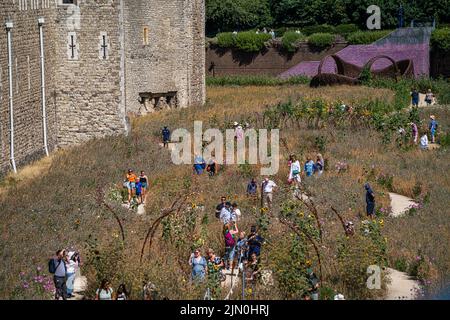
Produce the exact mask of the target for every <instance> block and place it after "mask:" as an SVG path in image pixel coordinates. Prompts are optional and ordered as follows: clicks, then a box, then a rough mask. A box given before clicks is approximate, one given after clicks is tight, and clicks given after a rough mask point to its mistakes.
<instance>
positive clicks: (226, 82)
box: [206, 75, 310, 86]
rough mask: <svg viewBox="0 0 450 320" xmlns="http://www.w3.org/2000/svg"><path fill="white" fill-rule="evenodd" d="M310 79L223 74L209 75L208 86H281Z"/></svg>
mask: <svg viewBox="0 0 450 320" xmlns="http://www.w3.org/2000/svg"><path fill="white" fill-rule="evenodd" d="M309 81H310V79H309V78H307V77H305V76H296V77H291V78H288V79H280V78H277V77H272V76H264V75H259V76H221V77H207V78H206V84H207V85H208V86H280V85H297V84H309Z"/></svg>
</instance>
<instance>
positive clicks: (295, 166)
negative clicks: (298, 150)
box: [288, 155, 302, 187]
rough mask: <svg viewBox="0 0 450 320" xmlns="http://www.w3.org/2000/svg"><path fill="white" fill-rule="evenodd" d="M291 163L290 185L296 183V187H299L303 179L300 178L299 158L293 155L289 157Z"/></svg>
mask: <svg viewBox="0 0 450 320" xmlns="http://www.w3.org/2000/svg"><path fill="white" fill-rule="evenodd" d="M289 162H290V170H289V177H288V181H289V183H292V182H295V184H296V186H297V187H299V186H300V183H301V182H302V179H301V178H300V171H301V166H300V161H298V160H297V157H296V156H295V155H291V156H290V157H289Z"/></svg>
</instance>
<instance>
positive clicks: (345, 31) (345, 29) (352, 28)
mask: <svg viewBox="0 0 450 320" xmlns="http://www.w3.org/2000/svg"><path fill="white" fill-rule="evenodd" d="M357 31H359V28H358V26H357V25H356V24H352V23H349V24H340V25H338V26H337V27H336V28H335V33H337V34H340V35H341V36H343V37H345V38H346V37H347V36H348V35H349V34H350V33H353V32H357Z"/></svg>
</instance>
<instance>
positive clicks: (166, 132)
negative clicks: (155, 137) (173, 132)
mask: <svg viewBox="0 0 450 320" xmlns="http://www.w3.org/2000/svg"><path fill="white" fill-rule="evenodd" d="M162 136H163V143H164V147H165V148H168V147H169V142H170V130H169V129H168V128H167V126H165V127H164V129H163V130H162Z"/></svg>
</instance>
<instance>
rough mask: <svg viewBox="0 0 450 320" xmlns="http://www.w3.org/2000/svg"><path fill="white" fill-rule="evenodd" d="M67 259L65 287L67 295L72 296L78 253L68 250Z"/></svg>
mask: <svg viewBox="0 0 450 320" xmlns="http://www.w3.org/2000/svg"><path fill="white" fill-rule="evenodd" d="M67 258H68V259H67V261H66V270H67V280H66V287H67V296H68V297H69V298H71V297H72V293H73V284H74V281H75V274H76V272H77V269H78V261H79V259H78V253H77V252H74V251H70V252H69V253H68V255H67Z"/></svg>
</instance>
